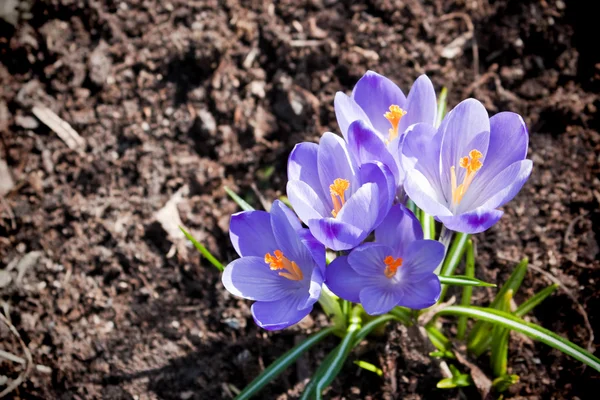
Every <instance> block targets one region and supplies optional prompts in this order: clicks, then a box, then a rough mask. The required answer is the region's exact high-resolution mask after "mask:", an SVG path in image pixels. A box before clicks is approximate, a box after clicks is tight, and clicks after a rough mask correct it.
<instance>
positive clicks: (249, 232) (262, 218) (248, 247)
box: [229, 211, 277, 257]
mask: <svg viewBox="0 0 600 400" xmlns="http://www.w3.org/2000/svg"><path fill="white" fill-rule="evenodd" d="M229 238H230V239H231V244H232V245H233V248H234V249H235V251H236V252H237V253H238V254H239V255H240V256H241V257H244V256H257V257H264V256H265V254H266V253H270V252H272V251H273V250H276V249H277V242H276V241H275V237H274V236H273V229H272V228H271V217H270V216H269V213H268V212H266V211H242V212H239V213H236V214H233V215H232V216H231V221H230V222H229Z"/></svg>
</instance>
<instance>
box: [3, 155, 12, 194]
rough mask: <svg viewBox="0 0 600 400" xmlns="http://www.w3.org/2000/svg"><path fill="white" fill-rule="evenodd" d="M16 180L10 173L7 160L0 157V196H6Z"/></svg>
mask: <svg viewBox="0 0 600 400" xmlns="http://www.w3.org/2000/svg"><path fill="white" fill-rule="evenodd" d="M14 186H15V182H14V181H13V179H12V176H11V175H10V171H9V169H8V165H7V164H6V161H4V160H3V159H1V158H0V196H4V195H5V194H7V193H8V192H10V191H11V190H12V188H13V187H14Z"/></svg>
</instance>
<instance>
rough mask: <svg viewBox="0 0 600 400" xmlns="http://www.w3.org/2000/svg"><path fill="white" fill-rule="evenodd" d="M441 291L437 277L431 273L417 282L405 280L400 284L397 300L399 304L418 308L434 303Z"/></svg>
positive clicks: (414, 308)
mask: <svg viewBox="0 0 600 400" xmlns="http://www.w3.org/2000/svg"><path fill="white" fill-rule="evenodd" d="M440 292H441V285H440V280H439V278H438V277H437V276H436V275H434V274H431V276H430V277H429V278H426V279H423V280H421V281H418V282H410V283H409V282H407V284H406V285H402V291H401V296H400V298H399V300H398V304H397V305H399V306H402V307H408V308H411V309H413V310H420V309H423V308H427V307H431V306H432V305H434V304H435V303H436V302H437V301H438V299H439V297H440Z"/></svg>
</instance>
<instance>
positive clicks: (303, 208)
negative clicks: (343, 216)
mask: <svg viewBox="0 0 600 400" xmlns="http://www.w3.org/2000/svg"><path fill="white" fill-rule="evenodd" d="M318 189H319V191H320V190H321V185H320V184H319V186H318ZM286 192H287V196H288V199H289V200H290V203H291V204H292V206H293V207H294V211H296V213H297V214H298V216H299V217H300V219H301V220H302V221H303V222H304V223H306V222H307V221H308V220H310V219H313V218H323V217H326V216H329V215H331V211H327V208H325V205H324V204H323V201H322V200H321V198H320V197H319V196H318V195H317V193H315V191H314V189H313V188H312V187H310V186H308V184H306V182H302V181H289V182H288V183H287V188H286Z"/></svg>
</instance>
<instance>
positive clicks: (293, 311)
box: [222, 200, 325, 330]
mask: <svg viewBox="0 0 600 400" xmlns="http://www.w3.org/2000/svg"><path fill="white" fill-rule="evenodd" d="M307 231H308V230H307V229H304V228H302V226H301V224H300V221H299V220H298V218H297V217H296V216H295V215H294V213H293V212H292V211H291V210H290V209H288V208H287V207H286V206H285V205H284V204H283V203H281V202H280V201H279V200H276V201H275V202H274V203H273V207H272V208H271V212H270V213H267V212H265V211H244V212H240V213H237V214H234V215H232V216H231V223H230V227H229V235H230V238H231V242H232V244H233V247H234V248H235V250H236V251H237V253H238V254H239V255H240V256H241V258H239V259H237V260H235V261H233V262H231V263H230V264H229V265H228V266H227V267H226V268H225V271H224V272H223V277H222V281H223V285H224V286H225V288H226V289H227V290H228V291H229V292H231V293H232V294H234V295H236V296H239V297H243V298H245V299H248V300H255V301H256V302H255V303H254V304H252V316H253V317H254V321H255V322H256V324H257V325H259V326H260V327H262V328H264V329H267V330H276V329H283V328H287V327H288V326H290V325H293V324H295V323H297V322H299V321H300V320H301V319H302V318H304V317H305V316H306V315H308V313H310V311H311V310H312V308H313V304H314V303H315V302H316V301H317V300H318V299H319V296H320V294H321V285H322V283H323V268H324V267H325V248H324V247H323V245H322V244H318V243H317V242H316V241H315V240H314V239H313V238H312V237H311V236H310V234H308V232H307Z"/></svg>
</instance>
